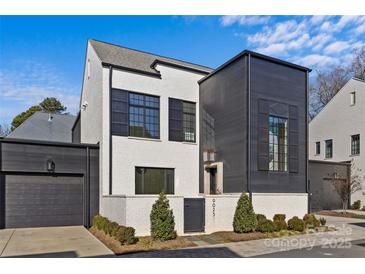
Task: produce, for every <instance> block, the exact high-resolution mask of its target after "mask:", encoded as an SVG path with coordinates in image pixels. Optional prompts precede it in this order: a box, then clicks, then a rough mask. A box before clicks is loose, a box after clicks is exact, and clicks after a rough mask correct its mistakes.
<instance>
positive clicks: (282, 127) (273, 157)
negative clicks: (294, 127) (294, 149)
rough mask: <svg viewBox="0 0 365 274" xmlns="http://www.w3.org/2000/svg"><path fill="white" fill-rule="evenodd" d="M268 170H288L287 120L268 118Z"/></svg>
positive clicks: (274, 117)
mask: <svg viewBox="0 0 365 274" xmlns="http://www.w3.org/2000/svg"><path fill="white" fill-rule="evenodd" d="M269 170H272V171H287V170H288V119H286V118H280V117H276V116H269Z"/></svg>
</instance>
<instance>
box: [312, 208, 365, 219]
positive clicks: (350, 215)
mask: <svg viewBox="0 0 365 274" xmlns="http://www.w3.org/2000/svg"><path fill="white" fill-rule="evenodd" d="M316 214H318V215H324V216H333V217H345V218H355V219H365V215H361V214H355V213H352V212H346V213H342V212H337V211H329V210H324V211H320V212H317V213H316Z"/></svg>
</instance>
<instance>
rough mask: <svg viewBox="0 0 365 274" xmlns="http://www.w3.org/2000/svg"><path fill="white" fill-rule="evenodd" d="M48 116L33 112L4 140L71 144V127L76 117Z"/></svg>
mask: <svg viewBox="0 0 365 274" xmlns="http://www.w3.org/2000/svg"><path fill="white" fill-rule="evenodd" d="M51 116H52V119H51V121H49V114H48V113H45V112H40V111H39V112H35V113H34V114H33V115H32V116H30V117H29V118H28V119H27V120H25V121H24V122H23V123H22V124H21V125H20V126H18V127H17V128H16V129H15V130H14V131H12V132H11V133H10V134H9V135H8V136H7V137H6V138H16V139H27V140H42V141H55V142H67V143H71V142H72V131H71V129H72V126H73V124H74V122H75V119H76V116H73V115H69V114H51Z"/></svg>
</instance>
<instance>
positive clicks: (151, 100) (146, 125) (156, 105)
mask: <svg viewBox="0 0 365 274" xmlns="http://www.w3.org/2000/svg"><path fill="white" fill-rule="evenodd" d="M129 136H135V137H144V138H154V139H158V138H160V98H159V97H156V96H149V95H144V94H138V93H132V92H129Z"/></svg>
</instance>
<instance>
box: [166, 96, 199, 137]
mask: <svg viewBox="0 0 365 274" xmlns="http://www.w3.org/2000/svg"><path fill="white" fill-rule="evenodd" d="M169 141H177V142H193V143H194V142H195V141H196V104H195V103H193V102H188V101H183V100H179V99H174V98H169Z"/></svg>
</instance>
